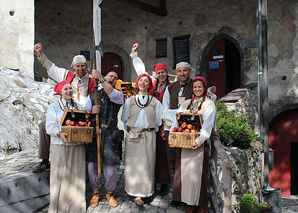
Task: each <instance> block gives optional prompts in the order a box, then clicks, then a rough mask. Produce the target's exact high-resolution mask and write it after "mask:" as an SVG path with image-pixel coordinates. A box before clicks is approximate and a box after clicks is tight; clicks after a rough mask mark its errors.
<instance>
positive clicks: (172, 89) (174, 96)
mask: <svg viewBox="0 0 298 213" xmlns="http://www.w3.org/2000/svg"><path fill="white" fill-rule="evenodd" d="M192 85H193V84H192V79H191V80H190V82H189V83H188V84H186V85H185V86H184V89H183V92H182V96H181V97H185V100H187V99H191V97H192V95H193V88H192ZM168 90H169V94H170V104H169V109H178V93H179V90H180V82H179V81H176V82H174V83H172V84H170V85H169V86H168Z"/></svg>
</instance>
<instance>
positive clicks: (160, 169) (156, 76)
mask: <svg viewBox="0 0 298 213" xmlns="http://www.w3.org/2000/svg"><path fill="white" fill-rule="evenodd" d="M138 48H139V44H138V43H135V44H133V47H132V49H131V54H130V56H131V58H132V59H133V65H134V68H135V70H136V72H137V74H138V75H141V74H148V73H147V72H146V70H145V66H144V63H143V61H142V60H141V59H140V58H139V57H138V53H137V50H138ZM150 77H151V79H152V81H153V87H152V88H151V89H150V90H149V94H150V95H152V96H154V97H155V98H157V99H158V100H159V101H160V102H161V103H162V98H163V94H164V92H165V90H166V87H167V85H169V84H170V81H169V76H168V69H167V67H166V65H164V64H162V63H158V64H156V65H154V66H153V76H150ZM155 182H156V183H161V189H160V195H162V196H163V195H166V194H168V192H169V183H170V176H169V169H168V163H167V154H166V141H165V132H164V131H163V129H162V126H161V127H160V128H159V131H158V132H157V133H156V165H155Z"/></svg>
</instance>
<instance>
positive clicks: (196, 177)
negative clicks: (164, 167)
mask: <svg viewBox="0 0 298 213" xmlns="http://www.w3.org/2000/svg"><path fill="white" fill-rule="evenodd" d="M177 153H178V152H177ZM180 153H181V154H180V156H179V157H178V155H176V165H175V175H174V181H173V200H176V201H181V202H184V203H186V204H188V205H191V206H200V207H202V208H206V207H207V184H208V180H207V172H208V147H207V141H205V142H204V144H203V145H202V146H201V147H200V148H199V149H197V150H192V149H180ZM177 158H180V160H179V162H180V163H179V164H178V163H177V161H178V159H177Z"/></svg>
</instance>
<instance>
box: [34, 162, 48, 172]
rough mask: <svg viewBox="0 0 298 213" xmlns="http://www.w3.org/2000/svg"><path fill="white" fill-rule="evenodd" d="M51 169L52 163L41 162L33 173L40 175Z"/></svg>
mask: <svg viewBox="0 0 298 213" xmlns="http://www.w3.org/2000/svg"><path fill="white" fill-rule="evenodd" d="M49 169H50V163H44V162H40V163H39V165H38V166H37V167H35V169H33V170H32V172H33V173H40V172H43V171H45V170H49Z"/></svg>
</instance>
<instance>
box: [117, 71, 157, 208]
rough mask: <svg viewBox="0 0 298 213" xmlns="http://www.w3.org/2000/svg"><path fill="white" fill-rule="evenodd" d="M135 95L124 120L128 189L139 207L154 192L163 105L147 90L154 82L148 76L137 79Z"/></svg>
mask: <svg viewBox="0 0 298 213" xmlns="http://www.w3.org/2000/svg"><path fill="white" fill-rule="evenodd" d="M135 87H136V94H135V95H133V96H131V97H130V98H128V99H126V101H125V104H124V107H123V113H122V121H123V122H124V125H125V128H126V129H127V132H128V134H127V135H126V138H125V171H124V175H125V190H126V192H127V194H128V195H130V196H133V197H135V199H134V202H135V203H136V204H137V205H140V206H141V205H143V204H144V201H143V200H142V199H143V198H146V197H151V196H152V195H153V193H154V183H155V175H154V171H155V160H156V156H155V155H156V132H157V131H158V126H160V125H161V123H162V122H161V113H162V105H161V103H160V102H159V101H158V100H157V99H156V98H155V97H153V96H151V95H150V94H149V93H148V91H149V90H150V89H151V88H152V81H151V78H150V76H148V75H147V74H142V75H140V76H139V77H138V78H137V80H136V85H135Z"/></svg>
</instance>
